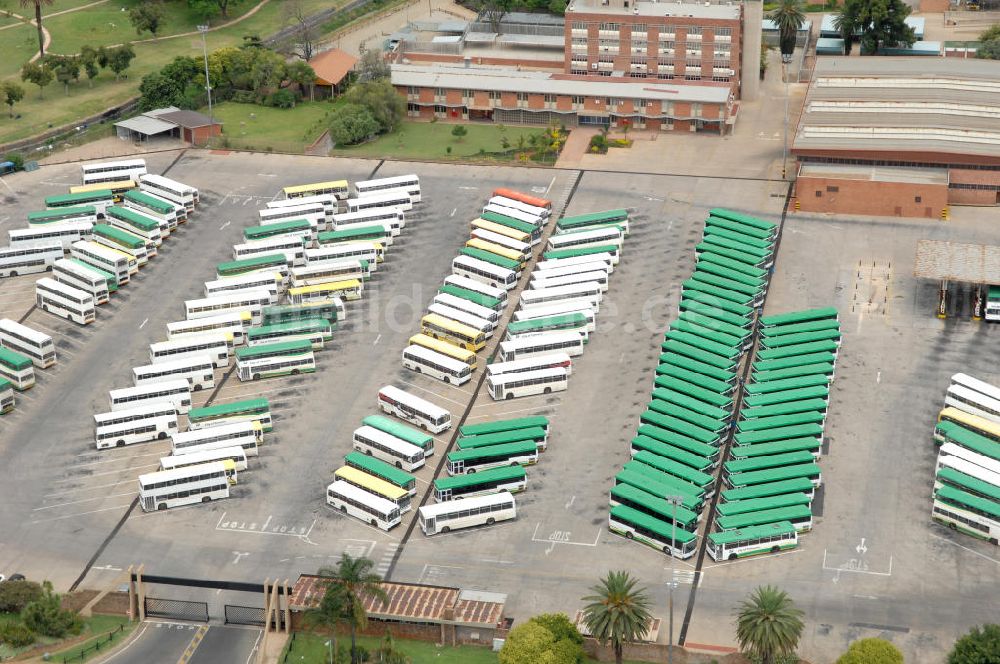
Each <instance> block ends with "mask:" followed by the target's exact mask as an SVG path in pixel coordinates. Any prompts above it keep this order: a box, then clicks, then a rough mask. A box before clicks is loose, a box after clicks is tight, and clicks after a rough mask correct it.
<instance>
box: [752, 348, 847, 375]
mask: <svg viewBox="0 0 1000 664" xmlns="http://www.w3.org/2000/svg"><path fill="white" fill-rule="evenodd" d="M836 361H837V356H836V355H834V354H833V353H826V352H824V353H806V354H804V355H793V356H791V357H781V358H778V359H775V360H757V361H756V362H754V363H753V372H754V373H757V372H758V371H775V370H777V369H788V368H790V367H801V366H804V365H808V364H833V363H834V362H836Z"/></svg>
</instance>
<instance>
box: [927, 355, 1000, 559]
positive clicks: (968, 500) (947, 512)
mask: <svg viewBox="0 0 1000 664" xmlns="http://www.w3.org/2000/svg"><path fill="white" fill-rule="evenodd" d="M934 442H935V443H936V444H937V445H938V458H937V465H936V468H935V473H934V489H933V491H932V506H931V518H932V519H933V520H934V521H936V522H938V523H941V524H943V525H945V526H947V527H948V528H951V529H952V530H956V531H958V532H961V533H964V534H966V535H970V536H972V537H976V538H978V539H982V540H985V541H987V542H990V543H992V544H994V545H996V544H997V543H998V542H1000V388H997V387H996V386H994V385H991V384H990V383H987V382H985V381H982V380H979V379H977V378H973V377H972V376H969V375H966V374H963V373H958V374H955V375H954V376H952V377H951V384H950V385H949V386H948V390H947V393H946V395H945V402H944V408H943V409H942V410H941V412H940V414H939V415H938V422H937V425H936V426H935V428H934Z"/></svg>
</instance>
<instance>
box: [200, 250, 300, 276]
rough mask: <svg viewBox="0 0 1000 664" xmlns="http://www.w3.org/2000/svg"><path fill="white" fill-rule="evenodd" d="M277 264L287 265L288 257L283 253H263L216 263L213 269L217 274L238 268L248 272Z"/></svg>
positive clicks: (237, 269)
mask: <svg viewBox="0 0 1000 664" xmlns="http://www.w3.org/2000/svg"><path fill="white" fill-rule="evenodd" d="M279 265H280V266H282V267H284V266H287V265H288V258H287V257H286V256H285V254H263V255H261V256H253V257H252V258H243V259H241V260H238V261H227V262H225V263H219V264H218V265H216V266H215V271H216V272H218V273H219V274H225V273H227V272H234V271H235V272H238V271H240V270H243V271H246V272H250V271H253V270H262V269H265V268H268V267H271V266H279Z"/></svg>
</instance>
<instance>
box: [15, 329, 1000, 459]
mask: <svg viewBox="0 0 1000 664" xmlns="http://www.w3.org/2000/svg"><path fill="white" fill-rule="evenodd" d="M0 350H2V349H0ZM934 442H936V443H937V444H938V445H943V444H944V443H954V444H956V445H958V446H959V447H964V448H965V449H967V450H971V451H973V452H976V453H977V454H982V455H983V456H987V457H989V458H991V459H996V460H998V461H1000V443H998V442H996V441H994V440H990V439H989V438H987V437H986V436H983V435H981V434H978V433H976V432H975V431H971V430H969V429H966V428H965V427H963V426H959V425H958V424H955V423H954V422H948V421H942V422H938V423H937V426H935V427H934Z"/></svg>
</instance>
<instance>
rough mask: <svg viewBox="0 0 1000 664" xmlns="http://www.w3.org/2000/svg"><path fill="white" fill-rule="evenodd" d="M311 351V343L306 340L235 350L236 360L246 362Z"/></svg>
mask: <svg viewBox="0 0 1000 664" xmlns="http://www.w3.org/2000/svg"><path fill="white" fill-rule="evenodd" d="M311 350H312V342H310V341H309V340H308V339H297V340H295V341H279V342H278V343H273V344H260V345H259V346H247V347H246V348H237V349H236V360H237V361H240V362H246V361H248V360H255V359H258V358H261V357H277V356H279V355H300V354H302V353H307V352H309V351H311Z"/></svg>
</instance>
